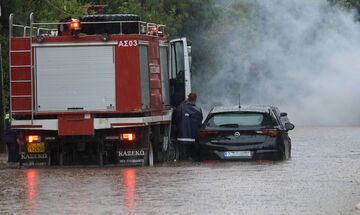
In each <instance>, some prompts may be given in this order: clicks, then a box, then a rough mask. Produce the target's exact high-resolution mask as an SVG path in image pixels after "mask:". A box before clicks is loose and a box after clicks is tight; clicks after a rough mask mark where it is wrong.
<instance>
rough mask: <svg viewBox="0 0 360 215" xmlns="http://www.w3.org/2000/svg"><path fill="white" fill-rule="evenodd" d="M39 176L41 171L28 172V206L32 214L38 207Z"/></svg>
mask: <svg viewBox="0 0 360 215" xmlns="http://www.w3.org/2000/svg"><path fill="white" fill-rule="evenodd" d="M38 174H39V171H38V170H35V169H31V170H27V171H26V182H27V189H26V191H27V206H28V209H29V211H30V212H33V211H34V209H35V207H36V202H37V194H38Z"/></svg>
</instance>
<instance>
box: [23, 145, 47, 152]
mask: <svg viewBox="0 0 360 215" xmlns="http://www.w3.org/2000/svg"><path fill="white" fill-rule="evenodd" d="M27 149H28V152H29V153H38V152H45V143H44V142H40V143H28V145H27Z"/></svg>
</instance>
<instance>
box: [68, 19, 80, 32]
mask: <svg viewBox="0 0 360 215" xmlns="http://www.w3.org/2000/svg"><path fill="white" fill-rule="evenodd" d="M70 28H71V29H72V30H80V21H79V20H77V19H73V20H72V21H71V22H70Z"/></svg>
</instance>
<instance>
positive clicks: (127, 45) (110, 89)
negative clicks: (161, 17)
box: [9, 14, 191, 167]
mask: <svg viewBox="0 0 360 215" xmlns="http://www.w3.org/2000/svg"><path fill="white" fill-rule="evenodd" d="M9 20H10V23H9V46H10V47H9V50H10V51H9V52H10V53H9V58H10V111H11V113H12V114H13V115H14V120H12V121H11V127H12V129H18V130H19V131H20V138H19V139H20V165H21V166H24V167H25V166H36V167H38V166H74V165H87V166H89V165H100V166H103V165H120V166H127V165H131V166H133V165H153V163H154V162H161V161H167V160H169V159H172V158H173V156H174V146H173V142H172V141H171V137H170V134H171V124H172V114H173V108H174V107H176V106H178V105H179V104H180V103H181V102H182V101H183V100H184V99H185V98H186V97H185V96H186V95H188V94H189V93H190V91H191V81H190V77H191V74H190V68H191V66H190V64H191V47H190V44H189V43H188V41H187V40H186V38H180V39H174V40H171V41H169V40H168V39H167V38H166V37H164V31H165V26H164V25H159V24H155V23H146V22H143V21H140V18H139V17H138V16H136V15H129V14H125V15H124V14H115V15H88V16H84V17H81V18H80V19H79V20H77V19H73V18H67V19H64V20H61V21H60V22H58V23H36V22H34V15H33V14H31V15H30V25H29V26H24V25H17V24H14V23H13V20H14V16H13V14H11V15H10V19H9ZM49 26H51V27H49Z"/></svg>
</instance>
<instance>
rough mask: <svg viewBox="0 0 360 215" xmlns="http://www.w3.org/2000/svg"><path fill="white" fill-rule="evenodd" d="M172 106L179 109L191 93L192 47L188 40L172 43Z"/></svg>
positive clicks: (172, 41) (170, 58) (170, 75)
mask: <svg viewBox="0 0 360 215" xmlns="http://www.w3.org/2000/svg"><path fill="white" fill-rule="evenodd" d="M169 54H170V57H169V61H170V63H169V65H170V70H169V71H170V74H169V80H170V104H171V106H173V107H177V106H178V105H179V104H180V103H181V102H183V101H184V100H185V99H186V96H187V95H188V94H189V93H190V92H191V80H190V79H191V70H190V67H191V65H190V63H191V47H190V46H189V47H188V44H187V41H186V38H180V39H175V40H171V41H170V53H169Z"/></svg>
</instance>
